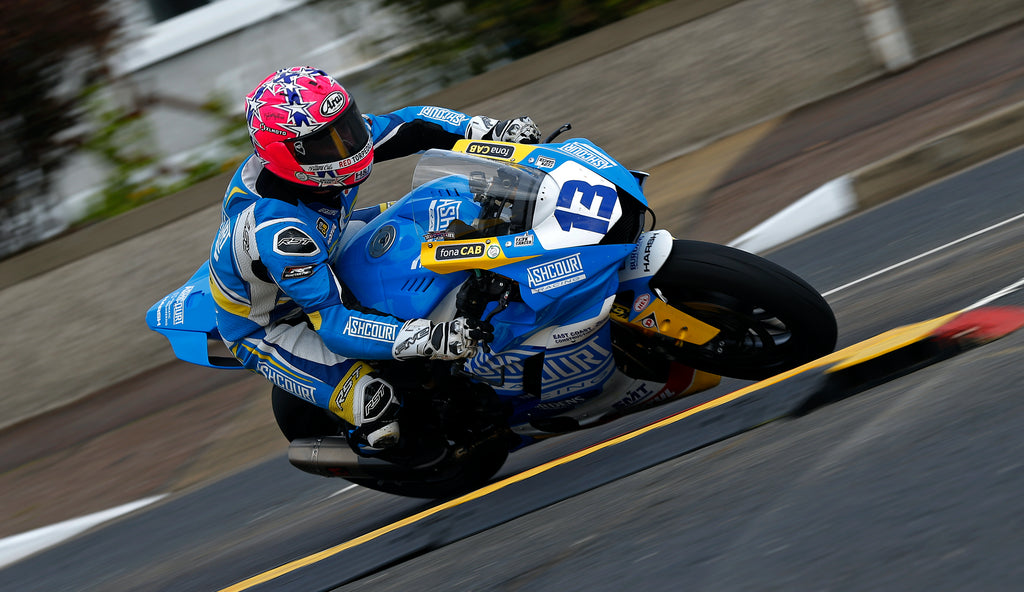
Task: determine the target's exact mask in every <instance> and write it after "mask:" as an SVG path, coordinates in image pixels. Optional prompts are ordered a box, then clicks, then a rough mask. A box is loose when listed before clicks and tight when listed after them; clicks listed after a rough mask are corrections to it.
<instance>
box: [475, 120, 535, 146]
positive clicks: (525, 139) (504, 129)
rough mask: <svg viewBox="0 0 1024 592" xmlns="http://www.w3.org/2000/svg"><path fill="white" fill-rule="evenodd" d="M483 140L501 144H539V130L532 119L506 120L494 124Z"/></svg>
mask: <svg viewBox="0 0 1024 592" xmlns="http://www.w3.org/2000/svg"><path fill="white" fill-rule="evenodd" d="M488 134H489V135H490V137H488V135H486V134H485V135H484V139H485V140H498V141H501V142H516V143H519V144H536V143H538V142H540V129H539V128H538V127H537V124H536V123H534V122H533V119H531V118H529V117H516V118H515V119H506V120H504V121H499V122H497V123H495V124H494V127H493V128H491V131H490V132H488Z"/></svg>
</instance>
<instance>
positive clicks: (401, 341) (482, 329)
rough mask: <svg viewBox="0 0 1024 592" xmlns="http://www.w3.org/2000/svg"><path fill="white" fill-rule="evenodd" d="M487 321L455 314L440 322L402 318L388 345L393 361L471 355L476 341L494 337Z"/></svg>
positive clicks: (473, 352) (484, 340) (440, 358)
mask: <svg viewBox="0 0 1024 592" xmlns="http://www.w3.org/2000/svg"><path fill="white" fill-rule="evenodd" d="M492 331H493V328H491V326H490V325H489V324H486V325H485V324H483V323H478V322H473V321H471V320H470V319H467V318H465V317H458V318H456V319H454V320H451V321H447V322H444V323H434V322H431V321H429V320H427V319H413V320H411V321H406V322H405V324H404V325H402V328H401V329H399V331H398V338H397V339H395V345H394V346H393V347H392V348H391V355H392V357H394V358H395V359H396V360H407V359H409V358H418V357H426V358H430V359H431V360H458V359H460V358H471V357H473V356H475V355H476V353H477V346H478V343H479V342H480V341H483V342H487V341H490V340H491V339H493V338H494V336H493V334H492V333H491V332H492Z"/></svg>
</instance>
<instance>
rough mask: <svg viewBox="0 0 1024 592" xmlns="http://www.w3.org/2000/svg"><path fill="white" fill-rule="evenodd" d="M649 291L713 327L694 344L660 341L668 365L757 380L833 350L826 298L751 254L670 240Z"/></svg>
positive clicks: (830, 314)
mask: <svg viewBox="0 0 1024 592" xmlns="http://www.w3.org/2000/svg"><path fill="white" fill-rule="evenodd" d="M650 285H651V287H652V288H654V289H656V290H657V291H658V292H659V293H660V295H661V296H662V297H664V298H665V300H667V302H668V303H669V304H670V305H672V306H673V307H675V308H677V309H679V310H681V311H683V312H685V313H687V314H690V315H692V316H694V317H696V318H698V319H700V320H701V321H704V322H705V323H708V324H710V325H712V326H714V327H717V328H719V329H720V333H719V334H718V335H717V336H716V337H715V338H713V339H712V340H711V341H710V342H709V343H707V344H705V345H703V346H698V345H694V344H689V343H684V344H682V345H679V343H678V342H676V341H674V340H670V339H669V338H662V339H661V343H659V344H658V345H657V346H656V347H657V349H658V350H659V351H660V352H662V353H663V354H665V355H666V356H667V357H669V358H670V359H673V360H675V361H677V362H681V363H684V364H687V365H689V366H692V367H694V368H697V369H699V370H704V371H706V372H712V373H715V374H719V375H722V376H731V377H735V378H743V379H750V380H760V379H763V378H767V377H769V376H773V375H775V374H778V373H780V372H784V371H786V370H789V369H791V368H794V367H796V366H799V365H801V364H804V363H807V362H809V361H811V360H814V359H816V358H819V357H821V356H825V355H827V354H829V353H831V352H832V351H833V350H834V349H835V345H836V334H837V330H836V320H835V315H834V314H833V312H832V309H831V307H829V305H828V303H827V302H825V299H824V298H822V296H821V295H820V294H819V293H818V292H817V291H816V290H815V289H814V288H812V287H811V286H810V285H809V284H808V283H807V282H805V281H804V280H802V279H800V278H799V277H797V276H796V275H794V274H793V273H791V272H790V271H788V270H786V269H784V268H782V267H780V266H778V265H776V264H774V263H772V262H770V261H768V260H766V259H763V258H761V257H758V256H756V255H753V254H751V253H747V252H745V251H741V250H739V249H734V248H731V247H726V246H723V245H718V244H714V243H705V242H699V241H686V240H677V241H675V243H674V244H673V247H672V254H671V256H670V257H669V259H668V261H666V263H665V265H663V266H662V268H661V269H660V270H659V271H658V273H657V274H655V276H654V277H653V278H651V284H650Z"/></svg>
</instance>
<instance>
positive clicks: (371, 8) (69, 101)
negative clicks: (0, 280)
mask: <svg viewBox="0 0 1024 592" xmlns="http://www.w3.org/2000/svg"><path fill="white" fill-rule="evenodd" d="M663 2H664V0H601V1H598V2H576V1H573V2H559V3H545V2H524V1H519V2H511V3H509V2H496V1H494V2H492V1H484V2H461V1H432V0H419V1H417V0H412V1H399V0H344V1H330V0H264V1H261V2H251V1H248V0H85V1H83V2H70V1H68V0H38V1H29V0H11V1H10V2H5V8H4V11H5V14H6V16H5V21H4V23H3V24H2V25H0V27H2V28H3V30H2V32H3V35H2V40H0V45H2V55H3V58H2V59H3V62H4V63H3V71H4V72H5V73H6V74H7V76H8V77H9V78H8V81H7V84H6V85H5V86H6V90H5V92H4V98H3V102H2V105H3V111H4V112H3V117H2V120H3V123H2V124H0V125H2V126H3V127H2V135H3V137H4V140H3V141H4V142H5V143H7V146H5V150H4V151H3V157H2V158H3V161H2V166H0V183H2V188H3V189H2V191H0V257H3V256H7V255H10V254H11V253H14V252H17V251H19V250H23V249H25V248H27V247H30V246H32V245H33V244H36V243H37V242H39V241H41V240H45V239H47V238H50V237H52V236H55V235H57V234H60V233H62V232H66V231H67V230H68V229H69V228H73V227H76V226H81V225H83V224H87V223H89V222H91V221H94V220H97V219H101V218H106V217H110V216H112V215H115V214H117V213H120V212H122V211H125V210H127V209H130V208H132V207H134V206H137V205H139V204H141V203H145V202H147V201H150V200H153V199H156V198H158V197H162V196H164V195H168V194H170V193H173V192H174V191H176V190H179V189H181V188H183V187H186V186H189V185H191V184H192V183H194V182H196V181H198V180H201V179H203V178H206V177H208V176H210V175H212V174H215V173H217V172H220V171H222V170H223V169H225V168H227V167H230V166H231V164H232V163H234V162H236V161H237V160H238V159H239V158H240V157H241V156H242V155H243V154H244V153H245V152H247V150H248V139H247V137H246V133H245V128H244V125H243V122H242V119H241V115H240V111H241V108H240V105H241V104H242V103H241V97H244V96H245V94H246V93H247V92H249V90H251V89H252V87H253V86H255V84H256V83H258V82H259V81H260V80H261V79H262V78H263V77H265V76H266V75H267V74H268V73H270V72H273V71H274V70H276V69H278V68H282V67H288V66H290V65H294V64H309V65H315V66H317V67H319V68H321V69H324V70H326V71H328V72H330V73H331V74H333V75H334V76H335V77H337V78H339V79H342V80H343V81H344V83H345V85H346V86H347V87H349V89H350V90H351V91H353V93H354V94H355V96H356V97H358V100H359V102H360V104H361V105H366V106H367V107H366V108H364V111H369V112H373V111H387V110H392V109H395V108H398V107H401V106H404V105H403V103H406V104H407V103H408V101H410V100H413V99H415V98H419V97H424V96H427V95H429V94H430V93H432V92H435V91H437V90H440V89H442V88H445V87H447V86H450V85H451V84H453V83H455V82H458V81H460V80H464V79H466V78H469V77H470V76H473V75H475V74H480V73H481V72H484V71H487V70H490V69H493V68H494V67H496V66H499V65H501V64H503V63H507V62H508V61H510V60H514V59H516V58H519V57H522V56H525V55H529V54H531V53H534V52H536V51H538V50H540V49H543V48H545V47H548V46H551V45H553V44H555V43H557V42H559V41H562V40H565V39H568V38H571V37H574V36H576V35H579V34H581V33H584V32H586V31H589V30H592V29H594V28H596V27H599V26H601V25H604V24H607V23H609V22H613V21H615V20H618V19H621V18H623V17H626V16H629V15H630V14H635V13H636V12H639V11H642V10H643V9H645V8H648V7H650V6H653V5H656V4H660V3H663ZM10 77H14V80H11V79H10Z"/></svg>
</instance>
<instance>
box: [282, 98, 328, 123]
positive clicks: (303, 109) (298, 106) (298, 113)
mask: <svg viewBox="0 0 1024 592" xmlns="http://www.w3.org/2000/svg"><path fill="white" fill-rule="evenodd" d="M298 99H299V100H297V101H295V102H288V103H285V104H284V105H275V107H277V108H278V109H280V110H282V111H285V112H286V113H288V121H290V122H292V123H295V124H298V123H300V122H301V121H303V120H305V121H307V122H309V123H312V124H314V125H317V124H319V123H320V122H319V121H317V120H316V119H315V118H314V117H313V115H312V114H310V112H309V108H310V107H312V106H313V105H315V104H316V101H303V100H302V97H298Z"/></svg>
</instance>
